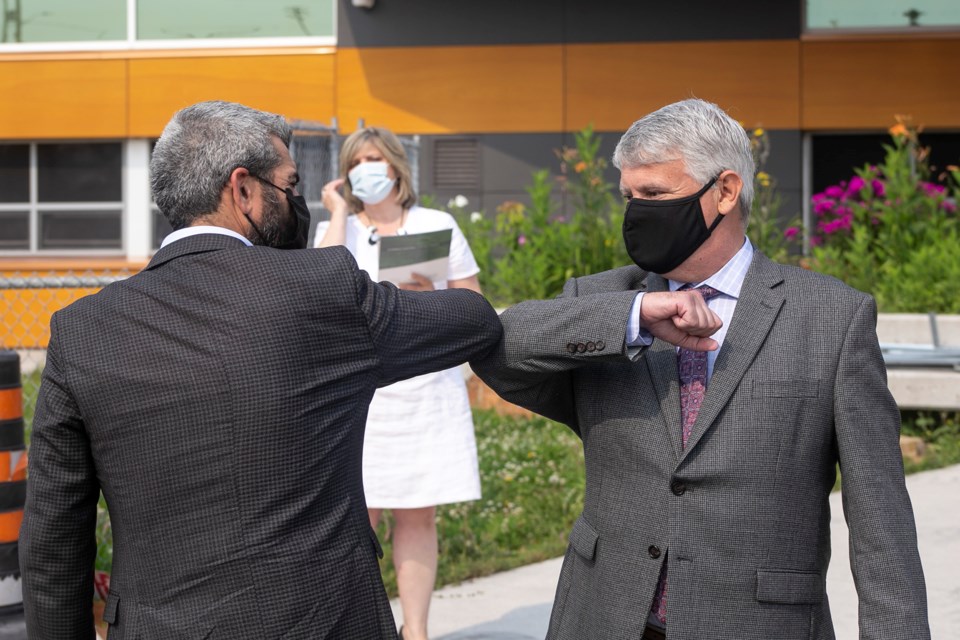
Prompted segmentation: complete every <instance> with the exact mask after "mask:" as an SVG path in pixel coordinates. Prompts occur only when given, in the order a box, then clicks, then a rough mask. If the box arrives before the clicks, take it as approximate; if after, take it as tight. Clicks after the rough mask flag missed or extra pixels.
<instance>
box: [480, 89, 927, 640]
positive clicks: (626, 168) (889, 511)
mask: <svg viewBox="0 0 960 640" xmlns="http://www.w3.org/2000/svg"><path fill="white" fill-rule="evenodd" d="M614 163H615V164H616V166H617V167H618V168H619V169H620V171H621V189H622V191H623V195H624V197H625V198H626V199H627V200H628V205H627V210H626V217H625V221H624V240H625V242H626V244H627V249H628V251H629V253H630V255H631V257H632V258H633V259H634V261H635V262H636V263H637V265H638V266H630V267H624V268H621V269H616V270H613V271H608V272H605V273H600V274H596V275H592V276H587V277H583V278H575V279H572V280H570V281H569V282H568V283H567V284H566V287H565V289H564V292H563V295H562V296H561V297H560V298H558V299H557V300H551V301H531V302H526V303H522V304H519V305H517V306H515V307H513V308H511V309H509V310H508V311H507V312H505V313H504V314H503V315H502V316H501V320H502V321H503V325H504V339H503V342H502V344H501V346H500V347H499V349H498V350H496V351H494V352H492V354H491V356H490V357H488V358H486V359H484V360H482V361H480V362H476V363H474V368H475V369H476V371H477V372H478V373H479V374H480V376H481V377H482V378H483V379H484V380H486V381H487V382H488V383H489V384H490V385H491V386H492V387H493V388H494V389H495V390H497V391H498V392H499V393H500V394H501V395H502V396H503V397H504V398H506V399H508V400H511V401H513V402H516V403H518V404H520V405H523V406H525V407H528V408H530V409H532V410H533V411H536V412H538V413H540V414H543V415H545V416H547V417H550V418H553V419H555V420H558V421H560V422H563V423H565V424H567V425H568V426H569V427H570V428H572V429H573V430H574V431H576V432H577V434H579V436H580V437H581V438H582V440H583V447H584V456H585V458H586V474H587V483H586V496H585V502H584V510H583V514H582V516H581V517H580V518H579V519H578V520H577V522H576V524H575V525H574V527H573V531H572V533H571V535H570V546H569V548H568V551H567V554H566V557H565V559H564V563H563V569H562V572H561V576H560V581H559V585H558V587H557V594H556V600H555V603H554V609H553V615H552V617H551V620H550V630H549V633H548V638H551V639H563V640H584V639H597V640H615V639H616V640H619V639H623V640H627V639H629V640H639V639H640V638H649V639H656V638H663V637H664V636H666V637H667V638H669V639H670V640H707V639H711V640H712V639H720V638H722V639H726V640H751V639H755V640H771V639H774V638H776V639H778V640H788V639H794V638H796V639H797V640H799V639H804V640H809V639H817V640H827V639H830V638H833V637H834V632H833V625H832V622H831V617H830V616H831V613H830V608H829V606H828V603H827V597H826V594H825V581H826V574H827V565H828V563H829V559H830V509H829V501H828V496H829V494H830V491H831V489H832V488H833V485H834V481H835V478H836V466H837V464H838V463H839V466H840V470H841V472H842V474H841V477H842V490H843V503H844V515H845V516H846V519H847V522H848V523H849V525H850V546H851V552H850V557H851V564H852V567H853V573H854V577H855V581H856V584H857V589H858V593H859V596H860V608H859V616H860V630H861V637H862V638H929V629H928V624H927V611H926V593H925V587H924V581H923V572H922V569H921V566H920V558H919V555H918V552H917V540H916V530H915V525H914V520H913V513H912V510H911V506H910V500H909V497H908V495H907V492H906V489H905V485H904V481H903V464H902V459H901V455H900V449H899V447H898V434H899V427H900V424H899V413H898V411H897V406H896V404H895V403H894V401H893V399H892V398H891V396H890V393H889V392H888V390H887V385H886V373H885V368H884V364H883V360H882V357H881V353H880V349H879V346H878V344H877V338H876V332H875V324H876V306H875V303H874V301H873V299H872V298H871V297H870V296H868V295H865V294H863V293H860V292H858V291H855V290H853V289H851V288H849V287H847V286H845V285H843V284H842V283H840V282H838V281H836V280H834V279H831V278H828V277H824V276H822V275H819V274H816V273H812V272H809V271H804V270H801V269H796V268H792V267H786V266H782V265H779V264H775V263H773V262H771V261H769V260H768V259H767V258H766V257H764V256H763V255H762V254H760V253H759V252H758V251H755V250H754V249H753V247H752V246H751V244H750V242H749V241H748V240H747V239H746V238H745V230H746V228H747V222H748V215H749V212H750V205H751V199H752V197H753V194H752V178H753V175H754V171H755V168H754V162H753V158H752V156H751V152H750V144H749V140H748V138H747V136H746V134H745V132H744V131H743V128H742V127H740V126H739V125H738V124H737V123H736V122H735V121H734V120H732V119H731V118H730V117H729V116H728V115H727V114H725V113H724V112H723V111H722V110H720V109H719V108H718V107H717V106H716V105H713V104H710V103H707V102H703V101H700V100H685V101H683V102H679V103H676V104H672V105H669V106H666V107H664V108H662V109H660V110H659V111H656V112H654V113H652V114H650V115H648V116H646V117H644V118H642V119H641V120H639V121H637V122H636V123H634V124H633V126H632V127H631V128H630V130H629V131H627V133H626V134H625V135H624V136H623V138H622V139H621V140H620V143H619V145H618V146H617V149H616V152H615V155H614ZM688 285H689V288H691V289H692V290H689V291H686V290H681V289H687V288H688ZM718 327H719V330H717V329H718ZM708 335H710V336H712V337H711V338H706V337H705V336H708ZM674 345H679V347H680V348H679V349H678V348H677V347H676V346H674ZM836 613H837V614H838V615H843V616H853V615H856V612H854V611H840V612H836Z"/></svg>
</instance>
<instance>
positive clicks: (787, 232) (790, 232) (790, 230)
mask: <svg viewBox="0 0 960 640" xmlns="http://www.w3.org/2000/svg"><path fill="white" fill-rule="evenodd" d="M799 233H800V229H798V228H796V227H787V228H786V229H784V231H783V237H784V238H786V239H787V240H791V239H793V238H795V237H797V234H799Z"/></svg>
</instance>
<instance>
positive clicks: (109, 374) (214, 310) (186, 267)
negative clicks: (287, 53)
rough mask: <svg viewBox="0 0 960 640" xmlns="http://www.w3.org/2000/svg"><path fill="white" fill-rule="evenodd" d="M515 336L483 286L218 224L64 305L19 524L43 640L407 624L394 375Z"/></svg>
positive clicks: (259, 634)
mask: <svg viewBox="0 0 960 640" xmlns="http://www.w3.org/2000/svg"><path fill="white" fill-rule="evenodd" d="M499 336H500V325H499V322H498V320H497V316H496V314H495V312H494V311H493V310H492V308H491V307H490V306H489V304H487V302H486V301H485V300H484V299H483V298H482V296H479V295H477V294H476V293H474V292H471V291H466V290H463V289H458V290H451V291H442V292H432V293H410V292H403V291H399V290H397V289H396V288H395V287H393V286H392V285H380V284H376V283H374V282H371V281H370V279H369V278H368V277H367V275H366V273H364V272H362V271H359V270H358V268H357V266H356V263H355V262H354V261H353V258H352V257H351V256H350V254H349V253H348V252H347V250H346V249H343V248H334V249H320V250H316V249H307V250H304V251H278V250H275V249H269V248H263V247H252V248H251V247H246V246H244V245H243V244H242V243H241V242H240V241H238V240H236V239H233V238H228V237H225V236H221V235H210V234H207V235H198V236H193V237H188V238H185V239H182V240H179V241H177V242H174V243H172V244H171V245H169V246H168V247H165V248H163V249H161V250H160V251H158V252H157V253H156V255H155V256H154V258H153V260H152V261H151V262H150V264H149V265H148V266H147V268H146V269H145V270H144V271H143V272H141V273H139V274H137V275H135V276H133V277H131V278H129V279H128V280H126V281H123V282H120V283H117V284H114V285H111V286H109V287H107V288H105V289H104V290H102V291H101V292H100V293H98V294H96V295H92V296H89V297H86V298H83V299H81V300H79V301H77V302H76V303H74V304H72V305H70V306H69V307H68V308H66V309H64V310H62V311H60V312H58V313H57V314H55V315H54V317H53V320H52V322H51V338H50V346H49V351H48V354H47V364H46V368H45V369H44V372H43V381H42V385H41V389H40V394H39V398H38V403H37V411H36V417H35V419H34V424H33V435H32V443H31V445H32V446H31V451H30V466H29V480H28V490H27V501H26V509H25V517H24V522H23V527H22V532H21V538H20V562H21V569H22V572H23V585H24V606H25V610H26V616H27V624H28V629H29V632H30V637H31V638H36V639H48V638H64V639H66V638H71V639H76V638H92V637H93V619H92V616H91V598H92V594H93V582H92V573H93V559H94V552H95V545H94V523H95V512H96V504H97V497H98V493H99V491H100V490H101V489H102V490H103V493H104V496H105V498H106V502H107V505H108V507H109V510H110V517H111V522H112V529H113V544H114V547H113V549H114V552H113V553H114V555H113V572H112V579H111V587H110V594H109V598H108V600H107V603H106V611H105V614H104V619H105V620H106V621H107V622H108V623H110V625H111V627H110V638H111V640H117V639H123V638H140V639H152V638H156V639H164V640H168V639H171V638H198V639H199V638H205V639H213V638H225V639H231V640H234V639H237V638H290V639H293V638H343V639H348V640H354V639H366V638H384V639H386V638H390V639H393V638H395V637H396V628H395V626H394V622H393V617H392V614H391V611H390V606H389V603H388V601H387V597H386V593H385V591H384V588H383V583H382V582H381V579H380V571H379V567H378V563H377V553H378V550H379V544H378V542H377V540H376V536H375V534H374V533H373V531H372V530H371V528H370V525H369V521H368V518H367V512H366V505H365V503H364V495H363V486H362V479H361V451H362V441H363V430H364V424H365V422H366V415H367V405H368V403H369V401H370V398H371V396H372V395H373V392H374V390H375V388H376V387H377V386H378V385H385V384H389V383H392V382H395V381H397V380H400V379H403V378H408V377H410V376H415V375H419V374H423V373H427V372H429V371H435V370H438V369H443V368H447V367H451V366H454V365H456V364H458V363H460V362H462V361H465V360H466V359H468V358H469V357H470V356H471V355H476V354H478V353H479V352H481V351H484V350H489V348H491V347H492V346H493V345H494V344H495V343H496V341H497V340H498V339H499Z"/></svg>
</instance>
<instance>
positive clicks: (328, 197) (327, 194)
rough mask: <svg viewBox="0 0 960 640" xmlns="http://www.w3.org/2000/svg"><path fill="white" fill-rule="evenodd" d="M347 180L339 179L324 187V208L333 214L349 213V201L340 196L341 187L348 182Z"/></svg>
mask: <svg viewBox="0 0 960 640" xmlns="http://www.w3.org/2000/svg"><path fill="white" fill-rule="evenodd" d="M346 181H347V179H346V178H337V179H336V180H331V181H330V182H328V183H327V184H325V185H323V191H322V192H321V194H322V195H323V207H324V208H325V209H326V210H327V211H329V212H330V213H331V214H334V215H335V214H339V213H344V214H345V213H347V201H346V200H345V199H344V197H343V196H342V195H341V194H340V187H342V186H343V183H344V182H346Z"/></svg>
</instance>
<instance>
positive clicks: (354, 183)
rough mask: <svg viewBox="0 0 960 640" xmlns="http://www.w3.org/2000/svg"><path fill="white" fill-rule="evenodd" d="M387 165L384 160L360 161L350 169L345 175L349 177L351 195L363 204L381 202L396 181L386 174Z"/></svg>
mask: <svg viewBox="0 0 960 640" xmlns="http://www.w3.org/2000/svg"><path fill="white" fill-rule="evenodd" d="M389 167H390V165H389V164H387V163H386V162H361V163H360V164H358V165H357V166H355V167H354V168H353V169H350V173H348V174H347V177H348V178H350V189H351V191H352V192H353V195H355V196H357V197H358V198H360V200H361V201H362V202H363V203H365V204H379V203H381V202H383V200H384V198H386V197H387V196H388V195H390V192H391V191H392V190H393V186H394V185H395V184H396V183H397V181H396V179H394V178H390V177H389V176H388V175H387V170H388V169H389Z"/></svg>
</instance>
